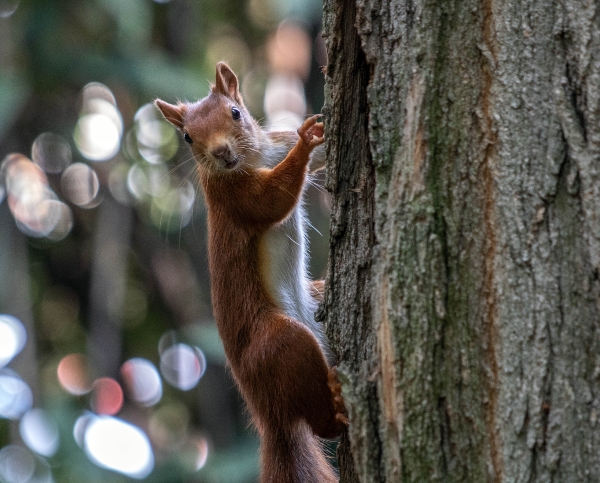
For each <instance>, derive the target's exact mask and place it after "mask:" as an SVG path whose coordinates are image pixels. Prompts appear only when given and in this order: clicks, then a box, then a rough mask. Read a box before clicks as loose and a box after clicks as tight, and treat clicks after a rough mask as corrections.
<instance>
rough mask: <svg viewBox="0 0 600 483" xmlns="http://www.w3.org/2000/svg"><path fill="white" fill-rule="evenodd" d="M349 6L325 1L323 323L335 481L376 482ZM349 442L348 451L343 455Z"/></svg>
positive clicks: (365, 238) (362, 187) (369, 227)
mask: <svg viewBox="0 0 600 483" xmlns="http://www.w3.org/2000/svg"><path fill="white" fill-rule="evenodd" d="M355 17H356V7H355V5H353V4H352V5H350V4H344V3H343V2H333V1H331V2H325V4H324V31H325V33H326V34H325V38H326V44H327V51H328V63H327V70H326V81H327V84H326V100H325V102H326V105H325V108H324V113H325V116H326V117H325V119H326V121H325V136H326V139H327V159H328V167H327V180H326V185H327V189H328V190H329V191H330V192H331V193H332V195H333V196H332V210H331V233H330V257H329V266H328V275H327V280H326V291H325V299H324V302H323V305H322V308H323V310H322V312H321V313H320V314H319V317H320V318H321V319H323V320H324V321H325V325H326V329H327V334H328V336H329V337H330V338H331V339H332V342H333V344H332V345H333V348H334V350H335V351H336V353H337V356H338V364H339V366H338V373H339V377H340V381H341V382H342V386H343V395H344V398H345V402H346V407H347V409H348V413H349V416H350V418H351V419H352V420H353V424H352V425H351V426H350V428H349V431H350V433H349V434H348V435H346V434H345V435H342V438H341V441H340V444H339V445H338V457H339V460H340V462H341V464H340V481H341V482H343V483H355V482H358V481H359V480H360V481H363V482H366V481H372V482H378V481H383V479H382V478H381V477H380V470H379V468H380V466H381V442H380V439H379V433H378V424H379V423H378V420H379V413H378V412H377V411H376V407H377V395H376V388H375V382H374V380H373V378H372V377H370V376H371V374H372V373H373V371H374V369H375V367H376V365H377V360H378V355H377V351H376V346H375V333H374V331H373V328H372V319H371V317H372V316H371V312H372V310H371V298H370V293H369V291H368V290H366V287H370V286H371V284H372V282H371V263H372V257H373V256H372V251H373V246H374V245H375V243H374V231H373V222H374V216H373V189H374V176H373V167H372V160H371V155H370V151H369V137H368V134H367V119H368V114H369V109H368V103H367V99H366V91H367V85H368V82H369V76H370V70H369V66H368V64H367V62H366V59H365V56H364V53H363V52H362V50H361V48H360V41H359V38H358V35H357V32H356V28H355V26H354V22H355ZM350 439H351V440H352V441H353V449H354V451H353V452H352V453H351V448H350Z"/></svg>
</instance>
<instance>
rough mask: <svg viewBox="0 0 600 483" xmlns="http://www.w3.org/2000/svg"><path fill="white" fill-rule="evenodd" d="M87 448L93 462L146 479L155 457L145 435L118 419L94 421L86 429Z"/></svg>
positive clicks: (110, 418)
mask: <svg viewBox="0 0 600 483" xmlns="http://www.w3.org/2000/svg"><path fill="white" fill-rule="evenodd" d="M84 447H85V452H86V454H87V455H88V457H89V458H90V460H91V461H92V462H94V463H95V464H97V465H98V466H101V467H103V468H108V469H111V470H113V471H117V472H119V473H123V474H124V475H127V476H130V477H132V478H139V479H141V478H145V477H146V476H148V475H149V474H150V472H151V471H152V468H153V467H154V455H153V453H152V448H151V446H150V442H149V441H148V437H147V436H146V434H145V433H144V432H143V431H142V430H141V429H139V428H137V427H135V426H133V425H131V424H129V423H127V422H125V421H122V420H120V419H118V418H113V417H110V416H98V417H94V418H92V419H91V420H90V421H89V422H88V423H87V426H86V429H85V436H84Z"/></svg>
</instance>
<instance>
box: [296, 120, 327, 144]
mask: <svg viewBox="0 0 600 483" xmlns="http://www.w3.org/2000/svg"><path fill="white" fill-rule="evenodd" d="M319 117H321V115H320V114H317V115H316V116H312V117H309V118H308V119H306V120H305V121H304V122H303V123H302V126H300V128H299V129H298V135H299V136H300V138H302V140H303V141H304V142H305V143H306V144H308V145H309V146H310V147H311V148H312V147H315V146H318V145H319V144H323V143H324V142H325V138H324V136H323V123H322V122H317V119H318V118H319Z"/></svg>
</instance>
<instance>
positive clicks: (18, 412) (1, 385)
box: [0, 369, 33, 419]
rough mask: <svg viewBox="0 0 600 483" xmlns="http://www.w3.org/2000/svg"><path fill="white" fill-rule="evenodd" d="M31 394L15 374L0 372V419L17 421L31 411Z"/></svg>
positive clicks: (5, 370) (5, 371) (7, 371)
mask: <svg viewBox="0 0 600 483" xmlns="http://www.w3.org/2000/svg"><path fill="white" fill-rule="evenodd" d="M32 403H33V394H32V393H31V389H30V388H29V386H28V385H27V384H26V383H25V381H23V380H22V379H21V378H20V377H19V376H18V375H17V374H16V373H15V372H13V371H9V370H8V369H3V370H1V371H0V418H6V419H19V418H20V417H21V416H22V415H23V414H24V413H25V412H27V411H29V409H31V405H32Z"/></svg>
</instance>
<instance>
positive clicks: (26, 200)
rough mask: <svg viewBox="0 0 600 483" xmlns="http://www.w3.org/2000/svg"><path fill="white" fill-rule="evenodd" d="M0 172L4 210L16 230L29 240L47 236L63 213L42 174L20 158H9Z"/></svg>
mask: <svg viewBox="0 0 600 483" xmlns="http://www.w3.org/2000/svg"><path fill="white" fill-rule="evenodd" d="M0 171H1V172H2V175H3V177H4V179H5V183H6V190H7V192H8V206H9V208H10V211H11V213H12V215H13V216H14V218H15V221H16V223H17V226H18V227H19V229H20V230H21V231H22V232H23V233H25V234H26V235H29V236H32V237H44V236H49V235H50V234H51V233H52V232H53V231H54V229H55V228H56V227H57V225H59V223H61V219H62V217H63V216H65V214H66V213H67V212H65V210H64V209H63V207H62V202H60V201H58V200H57V199H56V195H55V194H54V192H53V191H52V190H51V189H50V187H49V186H48V179H47V177H46V175H45V174H44V172H43V171H42V170H41V169H40V167H39V166H37V165H36V164H34V163H33V161H31V160H30V159H28V158H27V157H26V156H23V155H22V154H9V155H8V156H7V157H6V158H5V159H4V161H3V163H2V167H1V168H0ZM67 226H68V223H67Z"/></svg>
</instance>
